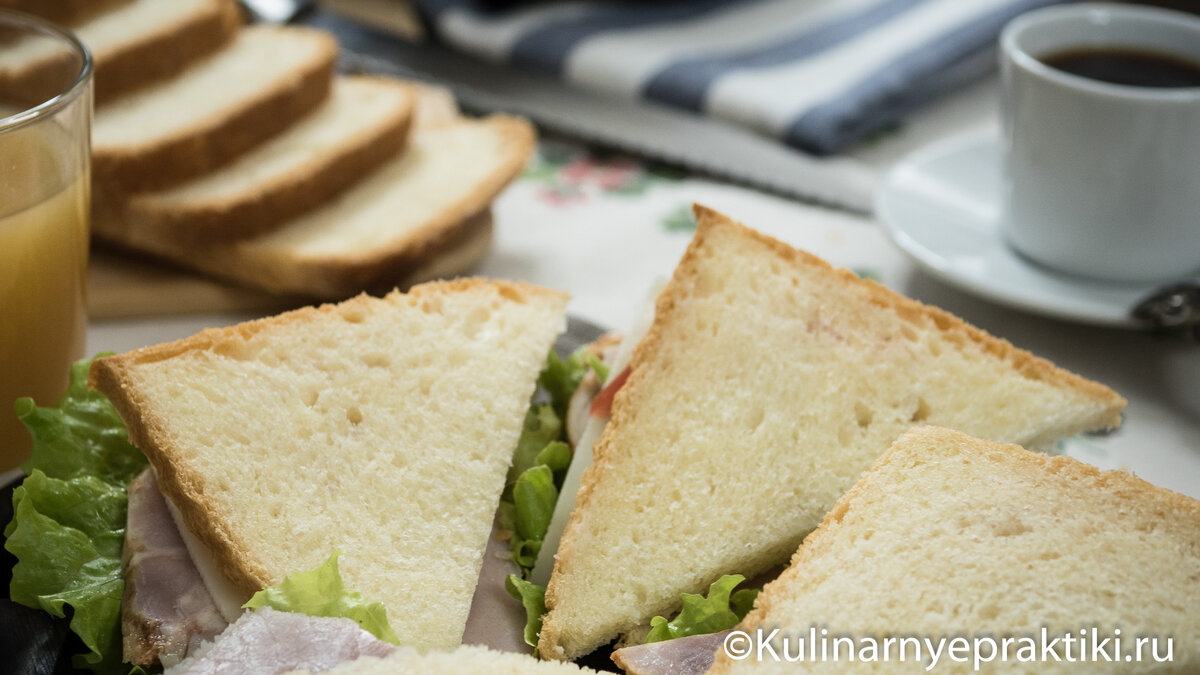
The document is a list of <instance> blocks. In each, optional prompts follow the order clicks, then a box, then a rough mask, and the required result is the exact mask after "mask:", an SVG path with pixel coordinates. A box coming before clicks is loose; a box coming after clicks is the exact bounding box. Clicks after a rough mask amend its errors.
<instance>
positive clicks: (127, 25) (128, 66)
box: [72, 0, 242, 105]
mask: <svg viewBox="0 0 1200 675" xmlns="http://www.w3.org/2000/svg"><path fill="white" fill-rule="evenodd" d="M241 25H242V15H241V11H240V10H239V9H238V6H237V2H235V0H171V2H162V0H133V1H132V2H127V3H124V4H121V5H116V6H114V7H112V8H111V9H108V10H107V11H104V12H101V13H99V14H93V15H91V16H90V17H87V18H85V19H83V20H80V21H77V22H75V23H74V24H73V25H72V29H73V30H74V31H75V33H76V34H77V35H78V36H79V38H80V39H81V40H83V42H84V44H86V45H87V46H88V49H90V50H92V58H93V60H94V62H95V67H96V71H95V89H94V91H95V96H96V105H103V104H104V103H106V102H107V101H110V100H112V99H114V98H116V97H117V96H119V95H121V94H123V93H125V92H129V91H132V90H134V89H138V88H140V87H144V86H147V85H150V84H151V83H154V82H157V81H160V80H163V79H165V78H168V77H171V76H173V75H177V74H178V73H180V72H183V70H185V69H186V68H187V67H188V66H189V65H190V64H192V63H195V62H196V61H197V60H199V59H201V58H203V57H204V56H206V55H209V54H211V53H213V52H215V51H216V50H217V49H219V48H221V47H222V46H224V45H226V44H228V43H229V41H230V40H232V39H233V38H234V36H235V35H236V34H237V31H238V29H239V28H241Z"/></svg>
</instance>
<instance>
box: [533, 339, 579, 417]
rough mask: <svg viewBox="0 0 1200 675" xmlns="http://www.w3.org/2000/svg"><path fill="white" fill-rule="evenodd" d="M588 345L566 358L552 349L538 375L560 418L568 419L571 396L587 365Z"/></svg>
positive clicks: (539, 382)
mask: <svg viewBox="0 0 1200 675" xmlns="http://www.w3.org/2000/svg"><path fill="white" fill-rule="evenodd" d="M586 352H587V347H580V348H579V349H576V350H575V351H573V352H571V355H570V356H568V357H567V358H566V359H565V360H564V359H562V358H559V356H558V354H557V353H556V352H555V351H554V350H553V349H551V350H550V353H549V354H547V355H546V367H545V368H544V369H543V370H542V373H541V375H539V376H538V384H539V385H541V386H542V388H543V389H545V390H546V392H547V393H549V394H550V403H551V405H552V406H553V407H554V412H555V414H557V415H558V416H559V418H560V419H566V417H567V406H568V405H569V404H570V402H571V396H572V395H574V394H575V390H576V389H578V388H579V382H580V380H582V379H583V375H584V372H585V371H586V370H587V365H586V364H585V363H584V362H583V357H584V354H585V353H586Z"/></svg>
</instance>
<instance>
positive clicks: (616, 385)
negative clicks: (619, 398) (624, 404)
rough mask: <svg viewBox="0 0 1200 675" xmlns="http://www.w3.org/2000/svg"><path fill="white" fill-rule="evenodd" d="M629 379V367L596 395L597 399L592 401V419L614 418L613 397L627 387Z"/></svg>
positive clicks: (590, 412)
mask: <svg viewBox="0 0 1200 675" xmlns="http://www.w3.org/2000/svg"><path fill="white" fill-rule="evenodd" d="M628 379H629V366H626V367H625V370H622V371H621V372H620V374H618V375H617V376H616V377H614V378H613V379H612V381H611V382H609V383H608V384H607V385H605V387H604V388H603V389H601V390H600V393H599V394H596V398H595V399H593V400H592V406H591V410H590V411H589V414H590V415H591V416H592V417H603V418H605V419H608V418H609V417H612V404H613V397H615V396H616V395H617V392H618V391H620V390H621V387H623V386H625V380H628Z"/></svg>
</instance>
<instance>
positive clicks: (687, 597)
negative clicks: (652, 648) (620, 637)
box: [646, 574, 758, 642]
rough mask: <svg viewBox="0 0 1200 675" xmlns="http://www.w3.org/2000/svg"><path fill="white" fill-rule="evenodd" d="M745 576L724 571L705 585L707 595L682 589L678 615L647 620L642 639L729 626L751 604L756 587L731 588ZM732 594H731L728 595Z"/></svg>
mask: <svg viewBox="0 0 1200 675" xmlns="http://www.w3.org/2000/svg"><path fill="white" fill-rule="evenodd" d="M745 580H746V577H744V576H742V575H740V574H727V575H725V576H723V577H721V578H720V579H717V580H716V581H714V582H713V583H712V585H711V586H709V587H708V597H707V598H706V597H704V596H703V595H696V594H694V593H684V594H683V595H682V597H683V609H682V610H680V612H679V616H677V617H675V618H674V619H672V620H671V621H667V620H666V619H664V618H663V617H661V616H656V617H654V618H653V619H651V620H650V626H651V628H650V634H649V635H647V636H646V642H661V641H663V640H673V639H675V638H681V637H687V636H689V635H703V634H705V633H716V632H718V631H723V630H726V629H728V628H733V627H734V626H736V625H737V624H738V622H739V621H741V620H742V619H743V618H745V616H746V613H747V612H749V611H750V609H751V608H752V607H753V606H754V598H755V597H757V596H758V590H757V589H750V588H746V589H742V590H740V591H738V592H736V593H733V589H734V588H735V587H736V586H737V585H738V584H740V583H742V582H743V581H745ZM731 594H732V595H731Z"/></svg>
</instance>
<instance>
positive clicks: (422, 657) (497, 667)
mask: <svg viewBox="0 0 1200 675" xmlns="http://www.w3.org/2000/svg"><path fill="white" fill-rule="evenodd" d="M324 672H325V673H328V675H426V673H444V674H445V675H581V673H595V672H597V671H595V670H592V669H591V668H584V667H581V666H577V665H575V664H573V663H561V662H551V661H539V660H537V659H536V658H534V657H532V656H529V655H526V654H514V653H513V652H498V651H494V650H491V649H488V648H487V647H479V646H464V647H459V648H458V649H455V650H453V651H429V652H425V653H421V652H419V651H417V650H415V649H411V648H408V647H402V648H400V649H397V650H396V651H395V652H393V653H392V654H391V655H389V656H386V657H383V658H378V657H374V656H366V657H362V658H359V659H355V660H354V661H350V662H349V663H344V664H342V665H340V666H338V667H336V668H332V669H330V670H326V671H324ZM292 675H308V671H297V672H296V673H293V674H292Z"/></svg>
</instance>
